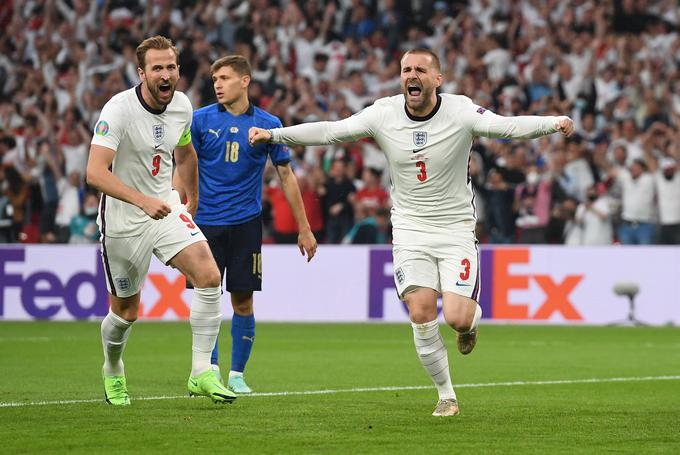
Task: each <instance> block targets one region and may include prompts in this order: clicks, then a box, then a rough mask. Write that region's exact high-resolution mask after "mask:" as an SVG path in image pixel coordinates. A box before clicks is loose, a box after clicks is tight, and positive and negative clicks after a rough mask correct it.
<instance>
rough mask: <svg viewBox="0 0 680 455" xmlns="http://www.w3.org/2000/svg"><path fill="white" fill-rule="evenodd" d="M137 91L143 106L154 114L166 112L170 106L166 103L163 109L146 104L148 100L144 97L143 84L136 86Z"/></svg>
mask: <svg viewBox="0 0 680 455" xmlns="http://www.w3.org/2000/svg"><path fill="white" fill-rule="evenodd" d="M135 93H136V94H137V99H138V100H139V102H140V103H142V107H143V108H144V109H146V110H147V111H149V112H151V113H152V114H155V115H159V114H162V113H163V112H165V108H167V107H168V105H167V104H166V105H165V106H163V109H154V108H152V107H151V106H149V105H148V104H146V101H144V97H143V96H142V84H139V85H138V86H137V87H135Z"/></svg>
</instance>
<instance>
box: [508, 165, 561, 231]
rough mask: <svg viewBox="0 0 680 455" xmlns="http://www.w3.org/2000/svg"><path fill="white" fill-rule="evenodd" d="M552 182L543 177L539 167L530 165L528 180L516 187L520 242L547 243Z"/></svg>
mask: <svg viewBox="0 0 680 455" xmlns="http://www.w3.org/2000/svg"><path fill="white" fill-rule="evenodd" d="M551 187H552V184H551V182H550V181H549V180H547V179H541V177H540V175H539V171H538V168H537V167H536V166H530V167H529V172H528V173H527V178H526V182H524V183H520V184H519V185H517V187H516V188H515V202H514V211H515V213H517V220H516V225H517V227H518V228H519V229H520V232H519V236H518V238H517V242H518V243H527V244H532V243H545V239H546V237H545V227H546V225H547V224H548V219H549V217H550V204H551Z"/></svg>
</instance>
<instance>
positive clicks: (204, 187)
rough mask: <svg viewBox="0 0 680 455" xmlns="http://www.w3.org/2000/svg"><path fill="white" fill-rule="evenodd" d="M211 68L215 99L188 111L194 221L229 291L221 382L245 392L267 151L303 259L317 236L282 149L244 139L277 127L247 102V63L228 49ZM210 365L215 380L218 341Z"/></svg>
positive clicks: (178, 181) (178, 184)
mask: <svg viewBox="0 0 680 455" xmlns="http://www.w3.org/2000/svg"><path fill="white" fill-rule="evenodd" d="M210 73H211V76H212V80H213V88H214V90H215V96H216V98H217V103H215V104H211V105H209V106H206V107H204V108H201V109H198V110H197V111H196V112H194V118H193V123H192V125H191V137H192V141H193V143H194V146H195V147H196V152H197V154H198V168H199V200H198V211H197V212H196V223H197V224H198V226H199V227H200V228H201V231H202V232H203V233H204V234H205V236H206V237H207V238H208V243H209V244H210V249H211V250H212V254H213V256H214V258H215V261H217V266H218V268H219V271H220V273H221V274H222V276H223V275H224V272H225V268H226V275H227V280H226V281H227V291H228V292H229V294H230V296H231V305H232V307H233V309H234V315H233V317H232V319H231V338H232V340H231V341H232V344H231V369H230V371H229V378H228V379H227V386H228V387H229V389H230V390H232V391H234V392H236V393H251V392H252V390H251V388H250V387H249V386H248V384H246V382H245V379H244V376H243V372H244V370H245V367H246V363H247V362H248V359H249V358H250V353H251V350H252V347H253V342H254V341H255V316H254V313H253V291H260V290H261V289H262V174H263V173H264V168H265V164H266V163H267V158H268V157H269V158H271V161H272V163H273V164H274V168H275V169H276V172H277V174H278V175H279V178H280V179H281V186H282V188H283V192H284V194H285V196H286V200H287V202H288V205H290V207H291V210H292V212H293V215H294V216H295V221H296V222H297V225H298V232H299V234H298V247H299V248H300V253H301V254H303V255H304V254H306V255H307V261H308V262H309V261H311V260H312V258H313V257H314V254H315V253H316V248H317V242H316V239H315V238H314V235H313V234H312V230H311V228H310V226H309V221H307V215H306V214H305V208H304V205H303V202H302V196H301V195H300V188H299V187H298V184H297V178H296V177H295V174H294V173H293V171H292V169H291V166H290V153H289V152H288V149H287V148H286V147H284V146H283V145H275V144H259V145H255V146H253V145H251V144H250V143H249V142H248V130H249V129H250V128H252V127H263V128H265V129H268V128H277V127H280V126H281V121H280V120H279V119H278V118H277V117H275V116H273V115H271V114H269V113H267V112H265V111H263V110H262V109H260V108H258V107H255V106H253V105H252V104H251V103H250V100H249V99H248V86H249V85H250V78H251V69H250V63H249V62H248V60H247V59H246V58H245V57H243V56H241V55H229V56H226V57H222V58H220V59H218V60H217V61H215V62H214V63H213V64H212V66H211V68H210ZM174 180H175V181H174V187H175V188H178V189H179V191H180V193H182V192H183V188H184V186H185V185H184V184H183V176H182V175H181V174H180V173H176V175H175V179H174ZM190 281H192V280H190ZM192 283H193V281H192ZM220 283H221V281H220ZM188 286H191V284H188ZM211 363H212V368H213V370H214V371H215V374H216V375H217V377H218V378H220V379H221V374H220V368H219V364H218V345H217V343H216V344H215V349H214V350H213V353H212V357H211Z"/></svg>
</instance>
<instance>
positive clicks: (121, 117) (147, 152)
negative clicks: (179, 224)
mask: <svg viewBox="0 0 680 455" xmlns="http://www.w3.org/2000/svg"><path fill="white" fill-rule="evenodd" d="M191 119H192V107H191V102H190V101H189V98H187V96H186V95H185V94H184V93H182V92H179V91H175V93H174V96H173V97H172V101H171V102H170V104H168V105H167V106H165V108H164V109H162V110H158V109H153V108H152V107H151V106H149V105H148V104H147V103H146V102H145V101H144V99H143V98H142V93H141V85H138V86H137V87H135V88H131V89H129V90H125V91H124V92H121V93H119V94H117V95H115V96H114V97H113V98H111V99H110V100H109V101H108V102H107V103H106V104H105V105H104V107H103V108H102V111H101V114H100V115H99V121H98V122H97V124H96V126H95V129H94V136H93V137H92V144H93V145H100V146H102V147H107V148H109V149H112V150H114V151H115V152H116V155H115V157H114V159H113V163H112V169H111V172H112V173H113V174H114V175H115V176H116V177H118V178H119V179H120V180H121V181H122V182H123V183H124V184H125V185H127V186H129V187H131V188H134V189H135V190H137V191H139V192H140V193H143V194H145V195H147V196H152V197H155V198H158V199H161V200H163V201H165V202H171V192H172V156H173V151H174V149H175V147H176V146H177V145H180V146H183V145H187V144H189V142H191V133H190V128H191ZM150 220H151V218H149V216H148V215H147V214H146V213H144V211H143V210H142V209H140V208H138V207H136V206H134V205H132V204H128V203H127V202H123V201H121V200H118V199H115V198H112V197H102V201H101V206H100V210H99V217H98V218H97V224H99V228H100V231H101V232H104V229H103V227H104V226H105V227H106V235H107V236H108V237H131V236H136V235H139V234H140V233H141V231H142V230H144V227H145V225H146V223H147V222H148V221H150Z"/></svg>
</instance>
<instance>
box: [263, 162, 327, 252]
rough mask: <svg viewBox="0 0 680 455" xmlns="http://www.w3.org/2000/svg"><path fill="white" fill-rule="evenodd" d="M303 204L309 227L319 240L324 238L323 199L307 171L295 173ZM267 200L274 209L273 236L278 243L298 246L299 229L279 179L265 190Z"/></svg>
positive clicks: (273, 181) (300, 170) (299, 170)
mask: <svg viewBox="0 0 680 455" xmlns="http://www.w3.org/2000/svg"><path fill="white" fill-rule="evenodd" d="M295 175H296V177H297V182H298V186H299V187H300V194H301V195H302V203H303V204H304V207H305V212H306V214H307V219H308V220H309V225H310V227H311V229H312V232H313V233H314V237H315V238H317V239H321V238H323V215H322V211H321V199H320V197H319V194H318V192H317V190H316V188H315V186H314V185H313V184H312V182H310V178H309V177H308V176H307V175H306V173H305V171H304V170H302V169H298V170H296V171H295ZM265 192H266V195H267V200H268V201H269V203H270V204H271V207H272V218H273V233H272V234H273V236H274V241H275V242H276V243H281V244H297V239H298V227H297V222H296V221H295V217H294V216H293V211H292V210H291V208H290V206H289V205H288V202H287V201H286V195H285V193H284V192H283V189H282V188H281V186H280V185H279V181H278V179H273V180H272V181H271V182H270V184H269V186H267V187H266V188H265Z"/></svg>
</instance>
